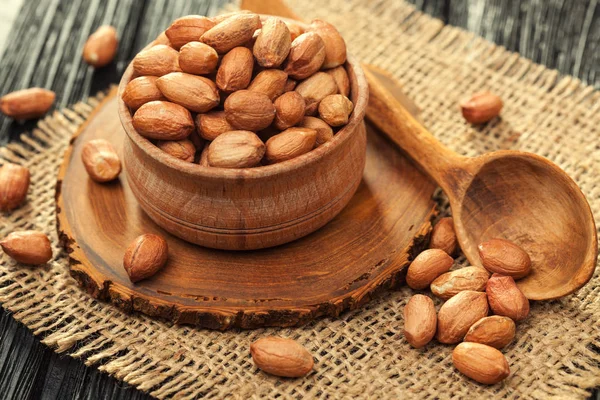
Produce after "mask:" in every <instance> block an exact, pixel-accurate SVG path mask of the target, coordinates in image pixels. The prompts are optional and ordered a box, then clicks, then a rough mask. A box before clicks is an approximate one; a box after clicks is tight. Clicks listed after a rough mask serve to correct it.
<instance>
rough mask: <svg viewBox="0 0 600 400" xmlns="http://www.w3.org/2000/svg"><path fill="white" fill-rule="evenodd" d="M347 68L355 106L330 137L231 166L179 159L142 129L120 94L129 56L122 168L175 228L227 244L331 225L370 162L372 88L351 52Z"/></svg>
mask: <svg viewBox="0 0 600 400" xmlns="http://www.w3.org/2000/svg"><path fill="white" fill-rule="evenodd" d="M346 70H347V71H348V76H349V78H350V87H351V100H352V102H353V103H354V112H353V113H352V115H351V117H350V120H349V122H348V124H347V125H346V126H345V127H344V128H343V129H341V130H340V131H339V132H337V134H336V135H335V136H334V138H333V139H332V140H331V141H329V142H327V143H326V144H324V145H322V146H320V147H318V148H317V149H315V150H312V151H311V152H309V153H307V154H304V155H302V156H300V157H297V158H294V159H291V160H288V161H284V162H282V163H279V164H274V165H268V166H261V167H256V168H246V169H226V168H214V167H202V166H200V165H197V164H192V163H186V162H184V161H181V160H179V159H176V158H174V157H172V156H170V155H168V154H167V153H165V152H163V151H162V150H160V149H159V148H158V147H156V146H155V145H154V144H153V143H151V142H150V141H149V140H148V139H146V138H145V137H143V136H141V135H140V134H139V133H137V132H136V130H135V129H134V128H133V125H132V115H131V113H130V110H129V108H128V107H127V106H126V105H125V103H124V102H123V100H122V99H121V94H122V93H123V91H124V89H125V86H126V85H127V83H129V81H130V80H131V79H132V77H133V67H132V65H131V64H130V65H129V67H128V68H127V70H126V71H125V73H124V74H123V77H122V79H121V82H120V84H119V93H118V102H119V117H120V119H121V124H122V125H123V128H124V130H125V132H126V133H127V137H126V138H125V143H124V149H123V155H124V160H123V161H124V169H125V173H126V174H127V181H128V183H129V185H130V187H131V190H132V192H133V194H134V195H135V197H136V199H137V200H138V202H139V204H140V206H141V208H142V209H143V210H144V211H145V212H146V213H147V214H148V215H149V216H150V218H152V220H154V222H156V223H157V224H158V225H159V226H160V227H162V228H163V229H165V230H166V231H168V232H170V233H171V234H173V235H175V236H177V237H179V238H181V239H184V240H186V241H188V242H192V243H196V244H199V245H201V246H206V247H211V248H216V249H224V250H251V249H260V248H266V247H271V246H277V245H280V244H283V243H287V242H290V241H293V240H295V239H298V238H300V237H303V236H305V235H308V234H309V233H311V232H314V231H315V230H317V229H319V228H320V227H322V226H323V225H325V224H326V223H327V222H329V221H330V220H331V219H333V218H334V217H335V216H336V215H337V214H338V213H339V212H340V211H341V210H342V209H343V208H344V207H345V206H346V204H348V202H349V201H350V199H351V198H352V196H353V195H354V193H355V191H356V189H357V188H358V185H359V184H360V182H361V179H362V175H363V169H364V166H365V158H366V133H365V132H366V131H365V125H364V121H363V120H364V116H365V110H366V105H367V102H368V97H369V94H368V90H369V89H368V85H367V82H366V80H365V77H364V74H363V71H362V70H361V67H360V64H359V63H358V62H357V61H356V60H355V59H354V58H353V57H352V56H350V55H348V61H347V62H346Z"/></svg>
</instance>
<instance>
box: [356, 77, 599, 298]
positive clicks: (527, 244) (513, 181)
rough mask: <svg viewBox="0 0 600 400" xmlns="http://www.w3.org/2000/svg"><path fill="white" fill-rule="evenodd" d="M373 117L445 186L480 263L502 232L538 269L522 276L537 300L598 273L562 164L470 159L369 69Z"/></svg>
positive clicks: (592, 234)
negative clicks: (483, 247) (482, 249)
mask: <svg viewBox="0 0 600 400" xmlns="http://www.w3.org/2000/svg"><path fill="white" fill-rule="evenodd" d="M365 74H366V76H367V80H368V81H369V86H370V91H371V100H370V102H369V106H368V108H367V117H368V118H369V120H370V121H371V122H373V123H374V124H375V125H376V126H377V127H378V128H380V129H381V131H382V132H385V134H386V135H387V136H388V137H389V138H390V139H391V140H393V141H394V143H396V144H397V145H398V146H400V148H402V149H403V150H404V151H406V152H407V153H408V154H410V155H411V158H412V159H413V160H415V161H416V162H417V163H418V164H419V165H420V166H421V167H423V169H424V170H425V171H426V172H427V173H428V174H429V175H430V176H431V177H432V178H433V179H434V180H435V181H436V182H437V183H438V185H439V186H440V187H441V188H442V190H443V191H444V193H445V194H446V196H447V197H448V200H449V202H450V206H451V208H452V216H453V221H454V227H455V231H456V235H457V238H458V241H459V243H460V247H461V249H462V251H463V253H464V254H465V256H466V257H467V258H468V259H469V261H470V262H471V264H472V265H475V266H481V260H480V258H479V252H478V245H479V244H480V243H482V242H484V241H487V240H490V239H494V238H502V239H507V240H510V241H512V242H514V243H516V244H518V245H519V246H520V247H522V248H523V249H524V250H525V251H527V253H528V254H529V256H530V257H531V261H532V272H531V273H530V274H529V275H528V276H526V277H525V278H523V279H520V280H518V281H517V285H518V286H519V288H520V289H521V291H522V292H523V293H524V294H525V296H527V298H529V299H531V300H550V299H556V298H559V297H562V296H566V295H568V294H571V293H573V292H575V291H576V290H577V289H579V288H581V287H582V286H583V285H585V284H586V283H587V282H588V281H589V280H590V278H591V277H592V275H593V273H594V270H595V268H596V260H597V258H598V239H597V237H596V225H595V222H594V217H593V215H592V211H591V209H590V206H589V204H588V202H587V200H586V198H585V196H584V195H583V193H582V192H581V190H580V189H579V187H578V186H577V184H576V183H575V182H574V181H573V180H572V179H571V178H570V177H569V176H568V175H567V174H566V173H565V172H564V171H563V170H562V169H560V168H559V167H558V166H557V165H555V164H553V163H552V162H551V161H549V160H547V159H545V158H543V157H541V156H538V155H536V154H532V153H526V152H521V151H513V150H506V151H495V152H490V153H487V154H483V155H481V156H478V157H473V158H468V157H464V156H460V155H458V154H455V153H454V152H452V151H451V150H450V149H448V148H446V147H445V146H443V145H442V144H441V143H440V142H438V141H437V140H436V139H435V138H434V136H433V135H432V134H430V133H429V132H428V131H427V130H426V129H425V128H424V127H423V126H422V125H421V124H420V123H418V122H417V121H416V120H415V119H414V118H412V116H411V115H410V113H409V112H408V111H406V109H404V107H403V106H402V105H401V104H400V103H399V102H397V101H396V100H395V99H394V97H393V96H392V95H391V93H390V92H389V91H388V89H387V87H390V86H392V85H394V82H393V81H385V80H382V77H379V79H378V78H377V75H374V74H373V73H372V72H370V70H369V69H366V70H365Z"/></svg>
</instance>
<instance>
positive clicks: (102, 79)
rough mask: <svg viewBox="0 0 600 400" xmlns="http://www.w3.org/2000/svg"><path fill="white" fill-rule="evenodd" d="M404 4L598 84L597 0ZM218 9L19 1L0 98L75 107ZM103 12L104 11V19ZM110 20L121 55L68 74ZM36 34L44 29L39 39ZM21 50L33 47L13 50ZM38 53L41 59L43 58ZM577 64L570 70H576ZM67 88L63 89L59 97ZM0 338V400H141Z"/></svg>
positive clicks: (9, 329) (133, 0)
mask: <svg viewBox="0 0 600 400" xmlns="http://www.w3.org/2000/svg"><path fill="white" fill-rule="evenodd" d="M408 1H410V2H412V3H413V4H415V6H416V8H417V9H418V10H423V11H425V12H427V13H428V14H430V15H432V16H434V17H436V18H441V19H442V20H444V21H445V22H446V23H449V24H452V25H455V26H460V27H462V28H465V29H468V30H470V31H472V32H474V33H475V34H477V35H484V36H485V37H486V38H487V39H489V40H493V41H495V42H496V43H498V44H500V45H503V46H505V47H507V48H508V49H509V50H512V51H518V52H520V54H521V55H523V56H524V57H527V58H531V59H533V60H534V61H536V62H542V63H544V64H545V65H546V66H548V67H550V68H557V69H558V70H559V71H560V72H561V73H563V74H574V75H575V76H577V77H579V78H581V79H582V80H584V81H586V82H588V83H590V84H595V86H596V87H599V85H600V62H598V57H600V52H599V51H598V49H599V48H600V44H599V43H600V23H599V19H600V6H599V5H598V1H597V0H555V1H551V2H549V1H546V0H482V1H479V0H408ZM222 3H223V2H222V1H220V0H210V1H208V0H170V1H165V0H139V1H138V0H126V1H114V0H113V1H106V2H104V1H86V0H72V1H68V2H67V1H58V0H38V1H23V2H22V4H23V8H22V9H21V10H18V13H16V14H15V15H16V20H15V22H14V26H13V27H12V29H11V30H10V34H9V37H7V38H6V43H7V48H6V51H5V53H4V56H3V57H2V58H0V93H2V94H4V93H7V92H9V91H12V90H15V89H20V88H23V87H28V86H33V85H35V84H37V85H38V86H39V85H42V86H44V87H47V88H50V89H52V90H55V91H57V92H58V93H59V100H58V102H57V104H70V103H73V102H76V101H79V100H81V99H84V98H86V97H87V96H89V95H93V94H94V93H95V92H96V91H97V90H101V89H105V88H107V87H108V84H109V83H117V82H118V80H119V78H120V74H121V73H122V71H123V70H124V69H125V67H126V65H127V62H129V60H130V59H131V57H132V56H133V54H135V52H137V51H138V50H139V49H141V48H142V47H143V46H144V45H145V44H146V43H148V41H149V40H150V39H151V38H153V37H155V36H156V34H158V32H160V31H162V30H163V29H165V27H166V26H167V24H168V22H169V21H171V20H172V19H174V18H176V17H179V16H181V15H186V14H190V13H204V12H212V11H213V10H216V9H218V8H219V6H220V4H222ZM0 5H1V8H2V9H5V8H7V7H15V8H17V6H15V5H14V3H13V2H12V0H1V1H0ZM106 9H111V10H113V11H112V12H111V16H110V17H106V19H105V17H104V15H105V13H106V11H105V10H106ZM71 10H74V11H71ZM0 14H2V11H1V10H0ZM88 15H92V16H96V17H94V18H93V22H92V26H91V27H88V28H89V29H87V31H86V24H84V20H85V19H86V18H89V17H88ZM111 18H113V19H111ZM11 20H12V19H11ZM3 21H4V20H3ZM48 21H50V22H48ZM112 21H121V22H120V25H119V26H120V27H121V29H122V31H121V32H123V33H122V35H121V38H120V39H121V46H122V49H124V50H120V53H119V54H118V55H117V59H118V62H117V63H116V64H115V66H108V67H106V68H105V69H103V70H101V71H95V72H94V71H92V70H90V69H88V68H87V65H85V64H82V63H79V64H78V65H77V66H76V67H72V68H73V71H72V73H71V65H73V64H72V61H73V60H74V59H75V58H76V57H78V56H79V49H77V43H82V42H81V40H85V38H86V37H87V35H88V34H89V33H90V32H91V31H93V30H94V29H96V27H97V26H98V25H100V24H101V23H102V22H108V23H112ZM0 24H3V22H0ZM41 28H44V29H43V30H42V31H40V29H41ZM584 28H585V29H584ZM7 29H8V27H7ZM1 30H2V29H0V31H1ZM550 32H551V33H552V34H548V35H547V34H546V33H550ZM38 37H39V38H41V39H40V40H41V41H42V42H43V43H42V45H41V46H40V45H39V44H38V43H37V41H36V39H37V38H38ZM68 41H71V42H72V43H67V42H68ZM23 42H25V43H36V46H35V47H34V46H31V47H29V48H26V47H23V46H20V45H19V43H23ZM46 47H48V50H44V48H46ZM542 54H544V55H545V56H544V57H542ZM576 65H579V68H578V69H577V70H576V69H575V68H574V67H575V66H576ZM26 70H31V71H33V72H32V73H29V74H28V78H27V79H25V80H20V79H19V76H22V75H21V74H20V73H19V71H26ZM67 79H70V80H71V83H70V84H69V86H68V88H67V87H66V85H65V82H66V81H67ZM34 126H35V123H34V122H31V123H26V124H18V123H13V122H12V121H11V120H7V119H6V118H4V117H3V116H0V144H1V143H6V142H7V141H8V140H10V139H14V138H17V137H18V136H19V135H20V134H22V133H24V132H27V131H30V130H31V129H32V128H33V127H34ZM0 337H1V338H2V340H0V366H1V367H0V393H2V394H6V398H11V399H12V398H15V399H37V398H45V399H55V398H59V399H62V398H72V399H139V398H144V399H146V398H148V399H149V398H150V396H148V395H145V394H143V393H141V392H139V391H137V390H135V389H132V388H129V387H128V386H127V385H125V384H124V383H123V382H121V381H118V380H116V379H114V378H112V377H109V376H108V375H106V374H104V373H101V372H99V371H98V370H96V369H95V368H89V367H86V366H84V365H83V363H81V362H80V361H78V360H75V359H72V358H70V357H65V356H62V355H59V354H56V353H54V351H53V350H51V349H48V348H47V347H46V346H44V345H42V344H40V343H39V341H38V340H37V339H36V338H35V337H34V336H33V335H32V334H31V332H30V331H29V330H28V329H27V328H25V327H24V326H22V325H21V324H19V323H17V322H16V321H15V320H14V319H13V318H12V317H11V316H10V314H8V313H7V312H6V311H2V316H1V317H0ZM592 398H594V399H597V400H600V395H599V394H598V392H596V393H595V394H594V395H593V396H592Z"/></svg>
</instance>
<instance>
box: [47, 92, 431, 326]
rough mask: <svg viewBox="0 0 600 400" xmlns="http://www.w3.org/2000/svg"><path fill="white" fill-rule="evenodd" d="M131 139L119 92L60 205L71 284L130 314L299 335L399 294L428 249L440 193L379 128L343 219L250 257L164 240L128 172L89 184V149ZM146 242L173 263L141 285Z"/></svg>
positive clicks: (68, 165)
mask: <svg viewBox="0 0 600 400" xmlns="http://www.w3.org/2000/svg"><path fill="white" fill-rule="evenodd" d="M124 135H125V133H124V132H123V129H122V128H121V125H120V122H119V120H118V118H117V102H116V101H115V95H114V92H111V94H110V95H109V96H108V97H107V99H106V100H105V101H104V102H103V103H102V104H101V105H100V106H99V107H98V109H97V110H96V111H95V112H94V113H93V114H92V115H91V116H90V118H89V120H88V121H87V123H86V124H85V126H83V127H82V128H81V130H80V131H79V132H78V134H77V135H76V140H74V141H73V143H72V146H71V147H70V149H69V150H68V151H67V153H66V155H65V160H64V163H63V166H62V168H61V171H60V173H59V177H58V183H57V196H56V198H57V215H58V230H59V235H60V237H61V241H62V243H63V244H64V246H65V248H66V249H67V251H68V252H69V254H70V258H71V274H72V275H73V276H74V277H75V278H76V279H77V281H78V282H79V283H80V284H81V285H82V286H83V287H84V288H85V289H86V290H87V291H88V292H89V293H90V294H91V295H92V296H94V297H96V298H98V299H102V300H108V301H111V302H112V303H114V304H115V305H117V306H118V307H120V308H122V309H124V310H126V311H141V312H143V313H146V314H148V315H151V316H156V317H160V318H165V319H168V320H171V321H173V322H175V323H182V324H192V325H196V326H199V327H204V328H212V329H227V328H233V327H241V328H256V327H261V326H293V325H298V324H302V323H306V322H307V321H310V320H311V319H313V318H315V317H319V316H324V315H328V316H337V315H339V314H340V313H341V312H342V311H344V310H347V309H354V308H357V307H360V306H361V305H362V304H364V303H365V302H367V301H368V300H369V299H371V298H372V296H373V295H374V294H375V293H376V292H378V291H379V290H383V289H387V288H393V287H396V286H398V285H400V284H401V283H402V282H403V281H404V274H405V269H406V267H407V265H408V264H409V260H410V258H411V257H413V256H414V255H415V254H417V253H418V252H419V251H421V250H422V248H423V247H424V246H425V245H426V243H427V238H428V233H429V231H430V229H431V223H430V220H431V218H432V216H433V215H434V213H435V206H434V203H433V201H432V200H431V196H432V194H433V191H434V189H435V186H434V184H432V183H431V182H430V181H429V180H428V179H427V178H425V177H424V176H423V175H422V173H421V172H419V171H418V170H417V169H416V168H415V167H414V166H413V165H412V164H411V163H410V162H409V161H408V160H407V159H406V158H405V157H404V156H403V155H402V154H401V153H400V152H399V151H398V150H396V148H395V147H394V145H393V144H391V143H390V142H388V141H387V140H386V139H385V138H383V137H382V136H381V135H379V134H376V133H375V132H374V131H373V130H372V129H371V128H369V132H368V148H367V165H366V168H365V173H364V178H363V181H362V183H361V185H360V187H359V189H358V191H357V193H356V195H355V196H354V198H353V199H352V201H351V202H350V204H349V205H348V206H347V207H346V208H345V209H344V210H343V211H342V213H341V214H339V215H338V216H337V217H336V218H335V219H334V220H333V221H331V222H330V223H329V224H327V225H326V226H325V227H323V228H322V229H320V230H319V231H317V232H315V233H313V234H311V235H309V236H307V237H305V238H302V239H300V240H297V241H295V242H292V243H289V244H287V245H283V246H279V247H275V248H271V249H265V250H257V251H246V252H234V251H221V250H212V249H207V248H202V247H199V246H196V245H192V244H190V243H187V242H184V241H182V240H180V239H178V238H175V237H173V236H171V235H169V234H167V233H166V232H164V231H162V230H161V229H160V228H159V227H158V226H157V225H155V224H154V223H153V222H152V221H151V220H150V219H149V218H148V217H147V216H146V215H145V214H144V213H143V212H142V210H141V209H140V207H139V206H138V204H137V202H136V200H135V198H134V197H133V194H132V193H131V191H130V189H129V187H128V185H127V181H126V177H125V174H121V177H120V178H119V180H118V181H116V182H113V183H110V184H98V183H95V182H93V181H92V180H90V179H89V178H88V176H87V174H86V172H85V170H84V167H83V164H82V162H81V160H80V157H81V153H80V152H81V146H82V144H83V143H85V142H86V141H88V140H91V139H96V138H104V139H107V140H109V141H110V142H112V143H113V144H114V145H115V146H116V147H117V148H118V149H119V151H120V150H121V147H122V143H123V140H124ZM143 233H158V234H161V235H163V236H164V237H165V238H166V239H167V241H168V243H169V254H170V256H169V261H168V263H167V265H166V267H165V268H164V269H162V270H161V271H160V272H159V273H158V274H157V275H155V276H153V277H152V278H150V279H148V280H144V281H141V282H138V283H137V284H132V283H131V282H130V281H129V279H128V277H127V274H126V273H125V270H124V269H123V267H122V260H123V254H124V252H125V248H126V247H127V246H128V244H129V243H130V242H131V241H132V240H133V239H134V238H136V237H137V236H138V235H140V234H143Z"/></svg>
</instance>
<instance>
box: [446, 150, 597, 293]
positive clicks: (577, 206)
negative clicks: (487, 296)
mask: <svg viewBox="0 0 600 400" xmlns="http://www.w3.org/2000/svg"><path fill="white" fill-rule="evenodd" d="M463 162H465V170H467V171H469V174H468V175H463V176H464V178H465V180H464V181H463V182H462V185H461V186H460V187H459V188H458V190H456V191H455V196H454V198H453V200H452V204H451V205H452V210H453V216H454V221H455V229H456V234H457V237H458V240H459V242H460V243H461V247H462V249H463V252H464V253H465V255H466V256H467V258H468V259H469V261H470V262H471V263H472V264H473V265H479V266H480V265H481V261H480V258H479V252H478V249H477V245H478V244H479V243H481V242H484V241H487V240H490V239H493V238H503V239H508V240H510V241H512V242H514V243H516V244H518V245H519V246H521V247H522V248H523V249H524V250H525V251H526V252H527V253H528V254H529V256H530V257H531V262H532V272H531V274H529V275H528V276H526V277H525V278H523V279H520V280H518V281H517V285H518V286H519V288H520V289H521V291H522V292H523V293H524V294H525V296H527V298H529V299H532V300H545V299H553V298H558V297H561V296H564V295H566V294H569V293H572V292H574V291H575V290H577V289H578V288H580V287H581V286H583V285H584V284H585V283H586V282H588V281H589V279H590V278H591V277H592V274H593V272H594V268H595V265H596V254H597V238H596V227H595V224H594V220H593V217H592V213H591V210H590V208H589V205H588V203H587V201H586V199H585V197H584V195H583V193H582V192H581V190H580V189H579V188H578V187H577V185H576V184H575V183H574V182H573V181H572V180H571V179H570V178H569V177H568V176H567V175H566V174H565V173H564V171H562V170H561V169H560V168H559V167H557V166H556V165H555V164H553V163H551V162H550V161H548V160H547V159H545V158H543V157H540V156H537V155H534V154H530V153H523V152H518V151H499V152H494V153H490V154H487V155H484V156H481V157H477V158H474V159H464V161H463Z"/></svg>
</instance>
